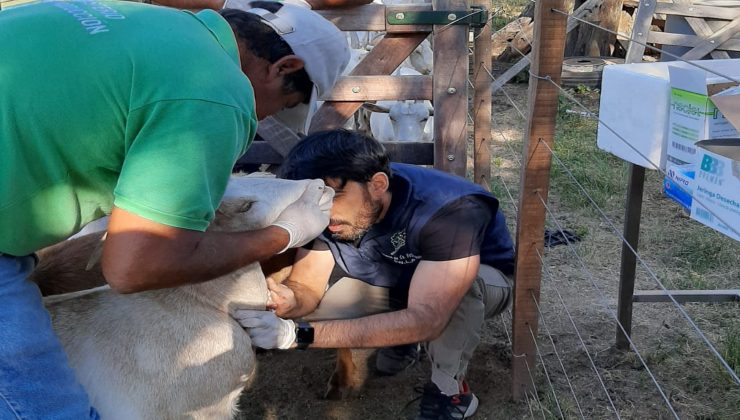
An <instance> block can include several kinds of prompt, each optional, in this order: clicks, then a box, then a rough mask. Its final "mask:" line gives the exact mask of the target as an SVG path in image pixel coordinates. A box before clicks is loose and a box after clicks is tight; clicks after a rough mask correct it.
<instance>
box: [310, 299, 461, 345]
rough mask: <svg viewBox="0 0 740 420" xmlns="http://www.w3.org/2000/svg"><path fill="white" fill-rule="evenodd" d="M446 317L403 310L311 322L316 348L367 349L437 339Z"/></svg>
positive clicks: (420, 311) (429, 311)
mask: <svg viewBox="0 0 740 420" xmlns="http://www.w3.org/2000/svg"><path fill="white" fill-rule="evenodd" d="M447 322H449V317H443V316H440V315H439V314H434V313H432V312H431V310H430V309H427V308H418V309H404V310H400V311H394V312H387V313H382V314H377V315H371V316H366V317H363V318H357V319H347V320H336V321H320V322H312V323H311V325H313V327H314V343H313V345H312V347H318V348H371V347H386V346H395V345H399V344H408V343H418V342H422V341H430V340H433V339H435V338H437V337H438V336H439V335H440V334H441V333H442V331H443V330H444V328H445V326H446V325H447Z"/></svg>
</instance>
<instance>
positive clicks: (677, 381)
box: [494, 85, 740, 419]
mask: <svg viewBox="0 0 740 420" xmlns="http://www.w3.org/2000/svg"><path fill="white" fill-rule="evenodd" d="M508 89H509V94H510V96H513V97H515V98H518V99H520V100H521V101H522V102H521V103H520V104H519V107H520V108H522V105H523V103H524V101H525V100H526V96H525V95H524V87H523V86H516V85H509V86H508ZM580 100H582V101H585V102H587V103H590V104H591V106H592V109H593V110H596V109H597V106H598V92H591V91H584V92H581V95H580ZM567 107H568V104H565V106H563V107H562V109H561V111H563V110H564V109H565V108H567ZM494 108H495V109H498V111H497V112H496V111H495V112H494V116H495V117H496V119H497V120H498V121H500V123H499V126H503V125H506V126H507V127H506V130H507V132H505V133H504V135H501V134H499V135H498V136H494V138H495V139H497V140H498V141H496V145H495V150H496V151H497V153H495V155H496V157H495V158H494V163H495V166H496V168H497V169H496V170H495V173H496V174H498V175H500V176H501V177H503V178H504V180H505V183H506V184H507V186H508V187H509V188H510V189H512V190H516V184H517V183H518V176H519V173H518V171H519V164H518V162H517V157H516V156H515V155H516V154H517V153H518V151H519V150H521V141H519V140H520V139H521V138H522V133H519V135H518V136H517V135H516V133H514V130H515V128H512V127H511V126H512V125H511V124H506V122H509V123H510V122H511V121H516V124H514V126H515V127H516V128H519V129H521V128H522V122H521V121H520V120H521V119H520V118H518V117H516V113H515V112H512V111H511V108H513V107H511V105H509V104H508V100H507V99H506V98H499V99H498V101H497V102H496V105H495V106H494ZM502 128H503V127H502ZM595 134H596V125H595V123H594V122H593V121H590V120H587V119H583V118H580V117H574V116H571V115H569V114H568V115H566V114H564V113H562V112H561V113H560V116H559V119H558V136H557V143H556V144H557V146H556V154H557V155H558V157H559V158H560V159H561V160H562V161H563V162H564V163H565V166H567V167H568V168H569V170H570V171H571V172H572V174H573V175H574V176H575V178H576V179H578V181H579V182H580V183H581V184H582V185H583V186H584V188H585V190H586V191H587V193H588V195H589V196H591V197H592V199H593V200H594V201H595V202H596V203H597V204H598V205H599V207H601V208H602V210H603V212H604V213H605V214H606V215H607V217H608V219H609V220H610V221H611V223H613V224H614V225H615V226H616V228H617V230H618V231H620V232H621V229H622V222H623V212H624V209H623V208H624V207H623V206H624V194H625V186H626V167H625V164H624V163H623V162H621V161H619V160H618V159H615V158H614V157H612V156H610V155H608V154H606V153H603V152H601V151H599V150H598V149H597V148H596V146H595V143H596V142H595ZM505 138H507V139H508V144H507V141H506V140H505ZM553 169H554V170H553V174H552V180H551V181H552V185H551V192H550V204H549V205H550V207H551V209H552V211H553V212H554V213H555V214H556V218H557V220H558V223H560V225H562V226H563V227H564V228H566V229H571V230H574V231H576V232H578V233H580V234H582V236H583V241H582V242H581V243H579V244H578V245H577V246H575V247H572V249H568V247H558V248H553V249H551V250H549V251H547V253H546V256H545V258H546V267H547V269H546V270H545V271H544V274H543V286H542V308H543V309H542V310H543V313H544V322H545V323H547V325H548V326H549V329H550V332H551V333H552V336H553V339H554V340H555V341H556V348H557V351H558V353H559V354H560V356H561V358H562V359H563V363H564V365H565V368H566V369H565V371H566V372H568V375H569V377H570V380H571V382H572V384H573V388H574V391H575V394H576V396H577V399H578V403H577V404H580V406H581V410H582V411H583V413H584V414H585V415H586V417H595V418H602V417H603V418H607V417H613V413H612V411H611V408H610V406H611V404H610V403H609V401H608V399H607V398H606V394H607V392H606V391H604V388H602V386H601V385H600V383H599V377H598V376H597V375H596V374H595V373H594V372H593V371H594V367H593V366H592V365H591V363H590V362H589V361H588V358H587V357H586V353H585V352H584V351H583V346H584V344H585V346H586V348H588V349H589V350H588V351H589V354H590V355H591V356H592V358H593V359H594V364H595V367H596V370H597V371H598V372H599V374H600V376H601V379H602V380H603V382H604V384H605V388H606V389H607V390H608V394H609V396H610V397H611V399H612V400H613V403H614V406H615V407H616V409H617V410H618V411H619V413H620V416H621V417H622V418H634V419H638V418H670V417H672V414H671V413H670V410H669V408H668V404H667V403H666V402H665V401H664V398H663V397H662V396H661V395H660V393H659V391H658V388H657V386H656V385H655V383H654V382H653V380H652V379H651V377H650V375H649V374H648V373H647V370H646V368H645V366H644V365H643V364H642V362H640V361H639V359H638V357H637V354H636V353H634V352H627V353H622V352H619V351H617V350H615V349H614V347H613V344H614V340H615V333H616V324H615V322H614V314H615V313H616V293H617V285H618V280H619V263H620V252H621V241H620V239H619V238H618V237H617V236H616V235H615V234H614V232H613V229H612V227H611V226H610V223H609V222H607V221H606V220H605V219H603V218H602V217H601V216H600V214H599V212H597V211H595V210H594V208H593V206H592V205H591V203H590V201H589V200H587V199H586V198H585V195H584V193H583V192H582V191H581V190H580V189H579V188H577V187H575V186H574V182H573V180H572V179H571V177H570V176H569V175H567V174H566V171H565V170H564V169H563V167H562V166H561V165H559V164H557V163H553ZM661 181H662V178H661V177H660V176H659V174H657V173H655V172H652V173H649V174H648V177H647V181H646V185H645V201H644V205H643V214H642V224H641V238H640V241H641V243H640V247H639V251H640V253H641V256H642V258H643V259H644V260H645V262H646V263H647V266H648V267H649V268H650V271H652V272H653V273H654V274H655V276H656V277H657V279H658V280H659V281H661V282H662V283H663V284H664V285H665V286H666V287H667V288H676V289H723V288H725V289H727V288H738V287H740V244H738V243H737V242H735V241H733V240H731V239H729V238H727V237H725V236H723V235H721V234H719V233H717V232H715V231H713V230H711V229H709V228H706V227H704V226H702V225H700V224H698V223H697V222H695V221H693V220H690V219H689V218H688V217H687V216H686V215H685V214H683V212H682V211H681V210H680V208H679V207H678V205H676V204H675V203H673V202H672V201H670V200H668V199H666V198H664V197H663V195H662V193H661V190H660V188H661ZM494 184H495V185H494V191H497V192H498V193H499V194H500V195H501V194H505V191H504V190H505V189H504V187H503V184H504V182H501V180H500V179H494ZM503 197H506V196H505V195H503ZM503 201H504V202H505V203H506V204H504V210H505V211H507V213H509V214H510V219H511V218H512V216H513V214H514V213H513V207H512V206H511V205H510V204H509V202H510V200H508V199H506V198H504V199H503ZM548 226H549V227H552V228H555V226H556V225H555V223H554V221H553V220H551V219H548ZM584 267H585V268H584ZM636 288H637V289H658V288H659V286H658V285H657V282H656V281H655V279H654V278H653V275H651V274H649V273H648V271H647V270H646V269H644V268H641V269H640V270H638V278H637V286H636ZM561 297H562V301H561ZM566 308H567V311H569V312H570V315H571V316H572V317H573V319H574V322H575V324H576V326H577V328H578V331H579V333H580V335H581V337H582V339H583V343H582V342H581V340H580V339H578V337H577V333H576V331H575V329H574V328H573V326H572V325H571V321H570V319H569V317H568V315H567V313H566ZM685 309H686V311H687V312H688V313H689V315H690V317H691V318H692V319H693V320H694V321H695V322H696V324H697V325H698V326H699V328H700V329H701V330H702V331H703V332H704V334H706V336H707V338H708V339H709V340H710V341H711V342H712V343H713V344H714V346H715V347H716V348H717V349H718V351H720V352H721V353H722V354H723V357H724V358H725V360H727V362H728V363H729V364H730V366H732V367H734V369H735V371H737V370H738V361H737V360H738V349H740V339H739V337H738V326H737V325H738V319H740V308H739V307H738V305H737V303H729V304H727V303H726V304H687V305H685ZM540 326H541V328H540V340H539V341H540V350H541V352H542V353H543V357H544V360H545V363H544V366H546V367H547V369H548V371H549V376H550V379H551V381H552V382H553V384H554V389H555V393H554V394H555V395H557V400H558V401H557V403H556V402H555V400H556V398H555V397H553V392H552V389H551V388H550V386H549V383H548V382H547V380H546V379H545V377H544V369H543V366H542V364H540V365H539V366H538V372H539V375H540V377H538V379H539V381H538V382H536V383H537V384H538V391H539V397H540V398H539V401H540V404H542V405H543V406H544V407H545V408H547V410H545V411H544V414H545V416H546V417H550V414H548V413H553V414H552V415H555V417H557V413H558V408H557V405H558V403H559V404H560V406H561V409H562V410H563V412H564V414H565V417H580V413H579V411H578V406H577V405H576V399H575V398H573V397H572V396H571V390H570V387H569V386H568V384H567V382H566V381H565V376H564V375H563V372H562V370H561V368H560V365H559V362H558V360H557V358H556V356H555V353H554V350H553V348H552V347H551V345H550V342H549V339H548V338H547V334H546V330H545V328H544V324H543V323H541V324H540ZM633 339H634V342H635V344H636V346H637V348H638V351H639V353H640V356H641V357H642V358H643V359H644V360H645V361H646V364H647V366H648V368H649V369H650V370H651V372H652V374H653V375H654V376H655V377H656V380H657V382H658V384H659V385H660V387H661V388H662V390H663V393H664V394H665V396H666V397H665V398H666V399H667V400H668V401H670V404H671V405H672V406H673V408H674V409H675V410H676V412H677V413H678V415H679V416H680V417H681V418H692V417H693V418H703V419H710V418H711V419H725V418H726V419H731V418H737V417H738V415H739V414H740V387H738V386H737V385H736V384H734V383H733V382H732V380H731V379H730V377H729V375H728V374H727V373H726V371H724V370H723V369H722V368H721V367H720V365H719V363H718V362H717V359H716V358H715V357H714V356H713V355H712V354H711V353H710V352H709V350H708V348H707V346H706V345H705V344H704V342H703V341H702V340H701V339H699V338H698V336H697V333H696V332H695V331H694V329H693V328H692V327H690V326H689V324H688V322H687V321H686V320H685V319H684V318H683V317H682V316H681V314H680V313H679V311H678V310H677V309H676V308H675V306H673V305H672V304H663V303H652V304H651V303H638V304H635V307H634V313H633ZM535 414H536V412H535ZM540 416H542V413H540V414H539V415H538V417H540Z"/></svg>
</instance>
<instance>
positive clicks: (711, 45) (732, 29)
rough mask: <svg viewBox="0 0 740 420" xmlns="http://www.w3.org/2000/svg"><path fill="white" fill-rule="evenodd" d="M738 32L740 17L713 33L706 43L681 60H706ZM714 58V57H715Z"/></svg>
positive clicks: (686, 54) (690, 51)
mask: <svg viewBox="0 0 740 420" xmlns="http://www.w3.org/2000/svg"><path fill="white" fill-rule="evenodd" d="M738 30H740V17H736V18H735V19H733V20H732V21H731V22H729V23H728V24H727V25H724V26H723V27H722V29H720V30H719V31H717V32H715V33H713V34H712V35H711V36H710V37H709V38H707V40H706V42H703V43H701V44H699V45H697V46H696V47H694V48H692V49H690V50H689V51H688V52H686V53H685V54H684V55H682V56H681V58H683V59H684V60H701V59H702V58H704V56H706V55H707V54H709V53H711V52H713V51H714V50H715V49H716V48H717V47H718V46H720V45H721V44H723V43H724V42H725V41H727V40H729V39H730V38H732V37H733V36H734V35H736V34H737V33H738ZM717 52H719V51H717ZM723 53H724V54H725V55H727V58H730V56H729V55H728V54H727V53H726V52H723ZM712 57H714V55H713V56H712Z"/></svg>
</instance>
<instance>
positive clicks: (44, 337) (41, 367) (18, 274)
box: [0, 254, 99, 420]
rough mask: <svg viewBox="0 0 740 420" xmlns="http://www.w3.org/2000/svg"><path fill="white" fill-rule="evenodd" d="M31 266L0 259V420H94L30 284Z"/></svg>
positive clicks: (19, 259)
mask: <svg viewBox="0 0 740 420" xmlns="http://www.w3.org/2000/svg"><path fill="white" fill-rule="evenodd" d="M35 264H36V260H35V257H33V256H26V257H11V256H8V255H3V254H0V420H6V419H44V420H46V419H98V418H99V416H98V413H97V412H96V411H95V409H94V408H92V407H91V406H90V401H89V399H88V397H87V394H86V393H85V390H84V389H83V388H82V385H80V383H79V382H78V381H77V379H76V378H75V374H74V372H73V371H72V368H71V367H70V366H69V363H68V362H67V355H66V354H65V353H64V350H63V349H62V345H61V343H60V342H59V339H58V338H57V336H56V335H55V334H54V331H53V330H52V328H51V318H50V317H49V313H48V312H47V311H46V309H45V308H44V305H43V303H42V301H41V292H39V289H38V287H37V286H36V285H35V284H34V283H32V282H31V281H30V280H28V274H29V273H30V272H31V270H33V268H34V266H35Z"/></svg>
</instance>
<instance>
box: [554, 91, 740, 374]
mask: <svg viewBox="0 0 740 420" xmlns="http://www.w3.org/2000/svg"><path fill="white" fill-rule="evenodd" d="M548 80H549V81H550V82H551V83H553V84H554V85H555V86H557V87H558V88H559V89H560V90H561V91H563V92H565V94H566V96H567V97H568V98H569V99H571V100H572V101H573V102H574V103H576V104H577V105H578V106H580V107H582V108H583V109H585V110H588V108H586V107H585V106H584V105H583V104H581V103H580V102H579V101H578V100H577V99H575V98H573V97H572V96H571V95H570V94H568V93H567V92H566V91H565V90H564V89H563V88H562V87H560V86H559V85H558V84H557V83H555V82H554V81H553V80H552V79H549V78H548ZM599 122H600V123H602V124H603V122H602V121H601V119H599ZM604 126H605V127H607V128H608V126H606V124H604ZM610 130H611V129H610ZM612 132H614V134H617V136H618V137H620V136H619V135H618V133H616V132H615V131H612ZM540 143H541V144H544V145H545V147H547V149H548V150H549V151H550V154H551V155H552V156H553V158H555V160H556V162H557V163H558V164H559V165H560V166H562V167H563V168H564V169H565V172H566V173H567V174H568V176H569V177H570V178H571V179H572V180H573V181H574V182H575V184H576V185H577V186H578V188H579V189H580V190H581V192H582V193H583V194H584V195H585V196H586V198H587V199H588V200H589V202H590V203H591V205H593V206H594V208H595V209H596V210H597V211H598V212H599V214H601V216H602V218H603V219H604V220H605V221H606V222H607V223H608V224H609V226H610V227H611V229H612V231H613V232H614V234H615V235H617V237H619V238H620V239H621V240H622V243H623V244H625V245H627V247H628V248H629V250H630V251H631V252H632V253H633V254H634V255H635V257H636V258H637V260H638V261H639V262H640V264H641V265H642V267H644V268H645V270H646V271H647V272H648V274H649V275H650V277H651V278H652V279H653V280H654V281H655V283H656V284H657V285H658V286H659V287H660V288H661V289H662V290H663V292H665V293H666V295H667V296H668V298H669V299H670V300H671V302H672V303H673V305H674V306H675V307H676V308H677V309H678V311H679V313H681V315H682V316H683V317H684V318H685V319H686V320H687V321H688V323H689V325H691V327H692V328H693V329H694V331H696V333H697V334H698V335H699V337H700V338H701V339H702V341H704V343H705V344H706V345H707V347H709V350H710V352H711V353H712V354H714V356H715V357H716V358H717V359H718V360H719V361H720V363H721V364H722V366H723V367H724V368H725V370H726V371H727V373H729V374H730V377H731V378H732V379H733V380H734V381H735V383H736V384H738V385H740V378H738V376H737V374H736V373H735V371H734V369H732V367H730V365H729V364H728V363H727V361H726V360H725V359H724V358H723V357H722V355H721V354H720V353H719V351H717V349H716V348H715V347H714V345H713V344H712V343H711V342H710V341H709V339H708V338H707V337H706V336H705V335H704V333H703V332H702V331H701V329H700V328H699V326H698V325H696V323H695V322H694V320H693V319H691V317H690V316H689V314H688V313H687V312H686V310H685V309H684V308H683V306H682V305H681V304H679V303H678V301H677V300H676V299H675V298H674V297H673V295H671V294H670V293H669V292H668V289H667V288H666V287H665V285H663V283H662V282H661V281H660V279H658V276H657V275H656V274H655V272H653V270H652V269H651V268H650V267H649V266H648V264H647V263H646V262H645V261H644V260H643V259H642V256H640V254H639V253H638V252H637V250H636V249H634V247H632V245H630V243H629V242H628V241H627V239H625V237H624V236H623V235H622V233H621V232H620V231H619V229H617V228H616V226H615V225H614V223H613V222H612V221H611V219H609V217H608V216H607V215H606V213H604V211H603V210H602V209H601V208H600V207H599V206H598V205H597V204H596V202H595V201H594V200H593V198H591V196H590V195H589V194H588V192H587V191H586V189H585V188H584V187H583V185H581V183H580V182H578V180H577V179H576V177H575V175H573V173H572V172H571V171H570V169H569V168H568V167H567V166H566V165H565V163H563V161H562V160H560V158H559V157H558V156H557V154H556V153H555V151H554V150H552V148H550V146H549V145H548V144H547V142H543V141H540ZM625 143H626V144H629V143H627V142H626V140H625ZM635 150H636V149H635ZM648 161H649V160H648ZM661 172H662V173H663V174H664V175H665V172H664V171H662V170H661ZM697 201H698V202H699V204H702V202H701V201H699V200H697ZM704 207H707V206H704ZM710 212H711V210H710ZM718 219H719V220H720V221H723V220H722V219H721V218H719V217H718ZM723 222H724V221H723ZM725 224H726V225H727V226H728V227H730V229H732V230H735V229H734V228H732V227H731V225H730V224H728V223H725Z"/></svg>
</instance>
